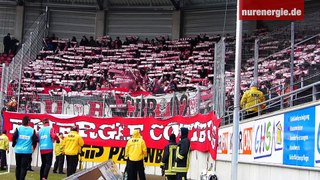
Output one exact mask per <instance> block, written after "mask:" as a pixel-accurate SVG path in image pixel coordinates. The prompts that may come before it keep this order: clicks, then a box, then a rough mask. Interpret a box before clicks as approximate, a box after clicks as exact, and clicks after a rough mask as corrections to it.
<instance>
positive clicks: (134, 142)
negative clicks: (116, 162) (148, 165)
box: [125, 129, 147, 180]
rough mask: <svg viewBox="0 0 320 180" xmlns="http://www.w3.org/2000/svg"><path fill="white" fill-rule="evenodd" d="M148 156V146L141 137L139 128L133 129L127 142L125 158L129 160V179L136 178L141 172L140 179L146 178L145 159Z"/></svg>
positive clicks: (133, 179)
mask: <svg viewBox="0 0 320 180" xmlns="http://www.w3.org/2000/svg"><path fill="white" fill-rule="evenodd" d="M145 157H147V146H146V143H145V141H144V140H143V139H142V138H141V136H140V133H139V130H138V129H135V130H134V131H133V134H132V137H131V139H129V141H128V142H127V145H126V150H125V158H126V159H127V160H128V161H127V173H128V180H136V179H137V174H139V179H140V180H146V174H145V173H144V164H143V159H144V158H145Z"/></svg>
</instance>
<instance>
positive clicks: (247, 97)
mask: <svg viewBox="0 0 320 180" xmlns="http://www.w3.org/2000/svg"><path fill="white" fill-rule="evenodd" d="M264 101H265V96H264V94H263V92H261V91H260V90H258V87H257V83H255V82H252V83H251V85H250V89H249V90H247V91H245V92H244V94H243V96H242V98H241V101H240V106H241V108H242V109H246V110H245V111H246V113H247V115H246V118H251V117H254V116H257V115H258V111H259V110H260V111H262V110H263V109H264V108H265V107H266V105H265V104H262V105H260V106H259V107H258V106H255V105H256V104H259V103H262V102H264ZM253 106H255V107H253ZM250 107H252V108H250Z"/></svg>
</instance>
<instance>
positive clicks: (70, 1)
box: [0, 0, 236, 10]
mask: <svg viewBox="0 0 320 180" xmlns="http://www.w3.org/2000/svg"><path fill="white" fill-rule="evenodd" d="M232 3H233V4H234V3H236V0H228V4H232ZM0 4H11V5H16V4H19V5H23V4H24V5H27V6H33V5H42V6H46V5H48V6H64V7H90V8H96V9H101V10H102V9H118V8H121V9H123V8H151V9H152V8H165V9H180V8H185V9H188V8H204V7H210V6H217V5H225V4H226V0H0Z"/></svg>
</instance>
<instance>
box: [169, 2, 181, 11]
mask: <svg viewBox="0 0 320 180" xmlns="http://www.w3.org/2000/svg"><path fill="white" fill-rule="evenodd" d="M170 1H171V4H172V5H173V7H174V8H175V9H176V10H179V9H180V0H170Z"/></svg>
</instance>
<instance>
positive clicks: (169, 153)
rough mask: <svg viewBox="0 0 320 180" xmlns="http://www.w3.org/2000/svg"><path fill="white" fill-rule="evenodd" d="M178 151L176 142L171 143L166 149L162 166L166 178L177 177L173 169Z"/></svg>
mask: <svg viewBox="0 0 320 180" xmlns="http://www.w3.org/2000/svg"><path fill="white" fill-rule="evenodd" d="M176 149H177V143H175V142H170V143H169V144H167V145H166V146H165V148H164V152H163V157H162V160H161V163H160V165H161V166H164V170H165V171H164V173H165V175H166V176H170V175H176V172H175V171H173V169H172V168H173V166H174V163H175V157H176Z"/></svg>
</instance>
